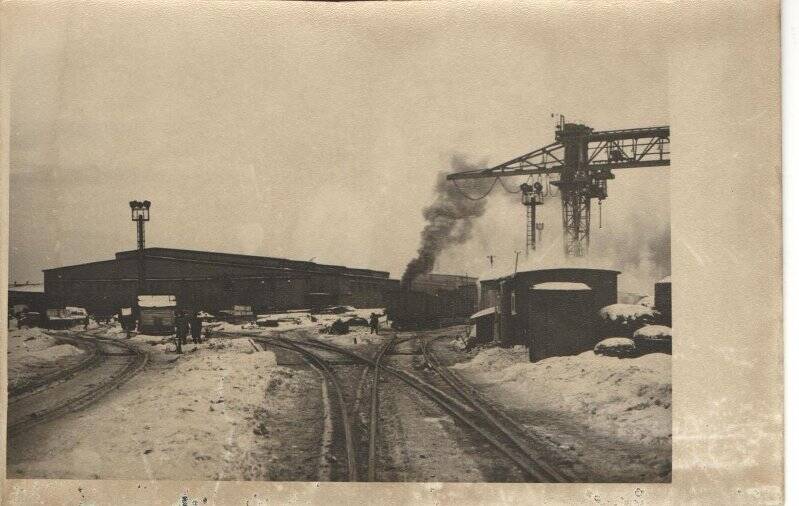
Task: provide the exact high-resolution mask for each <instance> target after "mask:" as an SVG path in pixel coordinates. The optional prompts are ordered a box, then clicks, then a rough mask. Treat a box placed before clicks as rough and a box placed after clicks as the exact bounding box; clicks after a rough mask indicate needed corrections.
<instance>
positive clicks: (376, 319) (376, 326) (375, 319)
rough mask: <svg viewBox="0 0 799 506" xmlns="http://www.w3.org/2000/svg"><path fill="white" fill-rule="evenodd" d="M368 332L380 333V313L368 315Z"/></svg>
mask: <svg viewBox="0 0 799 506" xmlns="http://www.w3.org/2000/svg"><path fill="white" fill-rule="evenodd" d="M369 333H370V334H380V315H378V314H377V313H372V314H371V315H369Z"/></svg>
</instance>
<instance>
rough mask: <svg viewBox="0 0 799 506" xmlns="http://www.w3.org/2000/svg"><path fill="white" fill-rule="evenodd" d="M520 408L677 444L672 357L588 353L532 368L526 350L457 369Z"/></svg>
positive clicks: (498, 352)
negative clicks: (673, 428) (673, 431)
mask: <svg viewBox="0 0 799 506" xmlns="http://www.w3.org/2000/svg"><path fill="white" fill-rule="evenodd" d="M452 367H453V369H457V370H458V371H459V372H460V373H461V374H462V375H463V376H464V378H465V379H467V380H468V381H470V382H473V383H475V384H477V385H478V386H483V387H485V388H487V389H488V392H487V393H488V394H489V395H490V396H491V397H492V398H494V399H496V400H497V401H498V402H500V403H502V404H505V405H507V406H513V408H514V409H526V410H530V411H535V412H547V411H549V412H555V413H558V414H563V415H566V416H568V417H570V418H572V419H573V420H575V421H576V422H578V423H580V424H582V425H584V426H585V427H588V428H590V429H591V430H592V431H594V432H597V433H601V434H604V435H609V436H612V437H615V438H618V439H620V440H624V441H630V442H638V443H645V444H649V443H652V442H664V441H667V440H669V441H670V439H671V357H670V356H669V355H665V354H660V353H655V354H650V355H645V356H642V357H638V358H628V359H622V360H620V359H618V358H615V357H606V356H602V355H596V354H594V352H593V351H588V352H585V353H582V354H580V355H577V356H568V357H552V358H548V359H545V360H541V361H540V362H536V363H530V362H528V358H527V351H526V349H525V348H524V347H523V346H516V347H514V348H512V349H502V348H490V349H487V350H482V351H480V353H478V354H477V356H476V357H474V358H473V359H472V360H470V361H468V362H463V363H460V364H456V365H454V366H452Z"/></svg>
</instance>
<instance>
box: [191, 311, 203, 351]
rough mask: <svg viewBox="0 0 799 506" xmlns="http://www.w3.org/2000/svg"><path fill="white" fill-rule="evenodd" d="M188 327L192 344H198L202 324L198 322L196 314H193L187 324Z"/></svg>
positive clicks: (198, 318)
mask: <svg viewBox="0 0 799 506" xmlns="http://www.w3.org/2000/svg"><path fill="white" fill-rule="evenodd" d="M189 326H190V327H191V340H192V342H193V343H194V344H199V343H200V336H201V334H202V331H203V324H202V322H201V321H200V317H199V316H198V315H197V313H193V314H192V317H191V322H189Z"/></svg>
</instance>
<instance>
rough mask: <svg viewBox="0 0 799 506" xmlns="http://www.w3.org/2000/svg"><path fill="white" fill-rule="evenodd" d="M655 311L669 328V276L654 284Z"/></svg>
mask: <svg viewBox="0 0 799 506" xmlns="http://www.w3.org/2000/svg"><path fill="white" fill-rule="evenodd" d="M655 309H657V310H658V312H659V313H660V314H661V316H662V321H663V324H664V325H666V326H668V327H671V276H666V277H665V278H663V279H661V280H660V281H658V282H657V283H655Z"/></svg>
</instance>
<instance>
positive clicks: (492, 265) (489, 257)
mask: <svg viewBox="0 0 799 506" xmlns="http://www.w3.org/2000/svg"><path fill="white" fill-rule="evenodd" d="M486 258H487V259H488V263H489V264H491V268H492V269H493V268H494V255H488V256H487V257H486Z"/></svg>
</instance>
